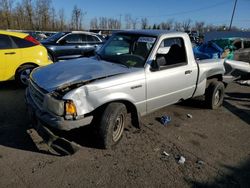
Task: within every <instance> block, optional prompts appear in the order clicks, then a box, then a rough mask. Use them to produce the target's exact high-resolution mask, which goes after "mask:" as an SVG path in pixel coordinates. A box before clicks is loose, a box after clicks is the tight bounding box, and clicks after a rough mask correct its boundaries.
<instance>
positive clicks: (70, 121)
mask: <svg viewBox="0 0 250 188" xmlns="http://www.w3.org/2000/svg"><path fill="white" fill-rule="evenodd" d="M224 72H225V70H224V65H223V60H220V59H217V60H202V61H199V63H198V62H197V61H196V60H195V59H194V55H193V51H192V44H191V42H190V39H189V37H188V35H187V34H185V33H181V32H166V31H155V30H151V31H146V30H143V31H120V32H117V33H115V34H114V35H113V36H112V37H111V38H110V39H109V40H108V41H107V42H106V44H105V45H104V46H103V47H102V48H101V49H100V50H99V51H98V52H97V53H96V56H95V57H93V58H81V59H76V60H70V61H65V62H59V63H55V64H52V65H49V66H46V67H42V68H37V69H35V70H34V71H33V72H32V74H31V76H30V83H29V87H28V88H27V90H26V102H27V106H28V109H29V114H30V117H31V119H32V124H33V125H34V126H35V127H36V129H37V130H41V129H42V130H46V131H47V133H48V132H49V133H51V132H50V129H53V130H56V129H59V130H66V131H68V130H71V129H75V128H79V127H81V126H85V125H88V124H90V123H91V122H93V121H94V120H95V126H96V127H97V129H98V132H99V135H100V139H101V143H102V144H103V146H104V147H105V148H110V147H112V146H113V145H115V144H116V143H117V142H118V141H119V140H120V139H121V137H122V133H123V130H124V127H125V125H126V120H127V118H126V117H127V114H131V117H132V118H131V119H132V124H133V125H134V126H137V127H138V126H140V117H141V116H144V115H146V114H148V113H150V112H153V111H155V110H158V109H160V108H163V107H165V106H168V105H171V104H174V103H177V102H180V101H183V100H186V99H189V98H193V97H197V96H202V95H205V102H206V104H207V107H208V108H211V109H216V108H218V107H219V106H221V104H222V102H223V97H224V89H225V85H226V84H225V83H224V82H223V75H224ZM47 141H49V139H47ZM52 141H53V140H52ZM50 143H51V141H50Z"/></svg>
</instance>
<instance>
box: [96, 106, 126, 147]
mask: <svg viewBox="0 0 250 188" xmlns="http://www.w3.org/2000/svg"><path fill="white" fill-rule="evenodd" d="M126 118H127V109H126V106H125V105H124V104H122V103H110V104H109V105H108V106H107V107H106V108H105V110H104V113H103V114H102V117H101V121H100V127H99V136H100V139H101V140H100V141H101V144H102V146H103V147H104V148H106V149H109V148H112V146H114V145H116V144H117V143H118V142H119V141H120V139H121V138H122V133H123V130H124V127H125V125H126Z"/></svg>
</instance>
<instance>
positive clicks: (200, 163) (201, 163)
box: [196, 160, 205, 165]
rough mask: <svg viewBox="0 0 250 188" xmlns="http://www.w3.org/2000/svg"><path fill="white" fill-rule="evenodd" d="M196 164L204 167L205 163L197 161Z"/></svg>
mask: <svg viewBox="0 0 250 188" xmlns="http://www.w3.org/2000/svg"><path fill="white" fill-rule="evenodd" d="M196 163H197V164H199V165H204V164H205V162H204V161H202V160H198V161H196Z"/></svg>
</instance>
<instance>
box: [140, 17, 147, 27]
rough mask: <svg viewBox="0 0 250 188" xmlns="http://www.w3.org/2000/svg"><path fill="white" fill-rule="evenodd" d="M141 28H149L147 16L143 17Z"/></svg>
mask: <svg viewBox="0 0 250 188" xmlns="http://www.w3.org/2000/svg"><path fill="white" fill-rule="evenodd" d="M141 28H142V29H147V28H148V19H147V18H142V19H141Z"/></svg>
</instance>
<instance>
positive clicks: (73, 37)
mask: <svg viewBox="0 0 250 188" xmlns="http://www.w3.org/2000/svg"><path fill="white" fill-rule="evenodd" d="M64 40H65V41H66V43H81V42H82V38H81V35H79V34H70V35H67V36H66V37H65V38H64Z"/></svg>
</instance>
